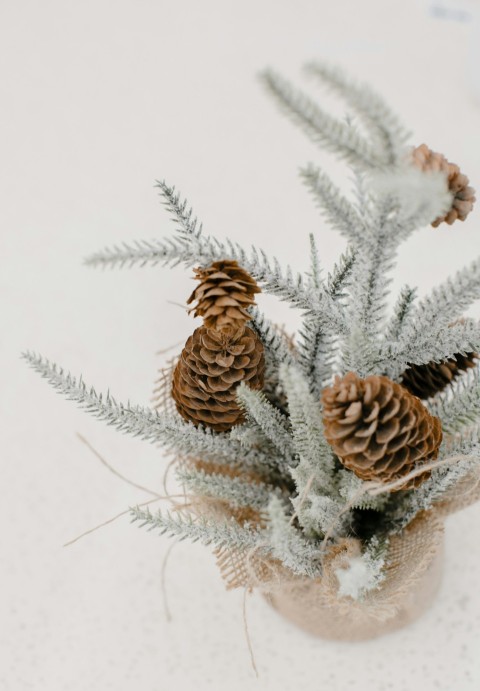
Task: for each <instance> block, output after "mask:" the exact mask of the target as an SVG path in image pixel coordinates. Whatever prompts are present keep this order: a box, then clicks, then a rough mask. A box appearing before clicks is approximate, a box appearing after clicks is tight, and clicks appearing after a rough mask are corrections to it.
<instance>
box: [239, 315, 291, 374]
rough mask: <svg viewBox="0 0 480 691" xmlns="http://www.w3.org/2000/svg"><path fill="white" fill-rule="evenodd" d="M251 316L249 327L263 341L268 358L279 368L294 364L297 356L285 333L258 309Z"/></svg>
mask: <svg viewBox="0 0 480 691" xmlns="http://www.w3.org/2000/svg"><path fill="white" fill-rule="evenodd" d="M250 314H251V316H252V320H251V321H250V322H249V326H250V328H252V329H253V330H254V331H255V332H256V334H257V336H258V337H259V338H260V340H261V341H262V343H263V346H264V348H265V356H266V358H267V359H270V360H272V361H273V362H274V363H275V365H276V366H277V367H278V365H279V364H280V363H282V362H286V363H287V364H294V362H295V354H294V352H293V350H292V347H291V344H290V343H289V342H288V340H287V337H286V336H285V334H284V333H283V331H282V330H281V329H280V328H279V327H278V326H276V325H275V324H273V323H272V322H271V321H270V320H269V319H267V318H266V317H265V315H264V314H263V313H262V312H260V310H259V309H258V308H257V307H253V308H251V309H250Z"/></svg>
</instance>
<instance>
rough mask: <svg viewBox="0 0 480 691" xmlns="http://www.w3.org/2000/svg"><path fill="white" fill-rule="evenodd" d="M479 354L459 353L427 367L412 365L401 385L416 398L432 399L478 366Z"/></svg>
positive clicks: (404, 374) (403, 377)
mask: <svg viewBox="0 0 480 691" xmlns="http://www.w3.org/2000/svg"><path fill="white" fill-rule="evenodd" d="M477 359H478V353H473V352H472V353H467V354H466V355H462V354H461V353H458V354H457V355H455V357H453V358H449V359H448V360H444V361H443V362H429V363H428V364H426V365H410V367H409V369H407V370H406V371H405V372H404V373H403V375H402V379H401V384H402V386H404V387H405V388H406V389H407V390H408V391H410V393H412V394H413V395H414V396H418V397H419V398H422V399H424V400H425V399H427V398H430V397H431V396H435V394H437V393H440V391H443V390H444V389H445V388H446V387H447V386H448V385H449V384H450V383H451V382H452V381H453V380H454V379H456V377H458V376H459V375H460V374H462V372H465V371H466V370H468V369H471V368H472V367H475V366H476V364H477Z"/></svg>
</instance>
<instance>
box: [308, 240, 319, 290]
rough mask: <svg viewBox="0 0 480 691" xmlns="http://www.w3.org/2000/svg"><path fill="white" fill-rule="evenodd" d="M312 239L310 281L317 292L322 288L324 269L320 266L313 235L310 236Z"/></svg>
mask: <svg viewBox="0 0 480 691" xmlns="http://www.w3.org/2000/svg"><path fill="white" fill-rule="evenodd" d="M309 239H310V272H309V274H308V278H309V281H310V283H311V285H312V288H313V289H314V290H315V289H317V290H318V288H320V287H321V286H322V283H323V281H322V268H321V266H320V257H319V256H318V247H317V243H316V241H315V236H314V234H313V233H310V235H309Z"/></svg>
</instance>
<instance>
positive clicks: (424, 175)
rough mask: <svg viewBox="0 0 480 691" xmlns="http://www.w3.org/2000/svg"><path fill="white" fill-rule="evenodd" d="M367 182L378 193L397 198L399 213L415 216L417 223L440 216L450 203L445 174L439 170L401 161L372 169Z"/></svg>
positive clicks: (410, 216) (426, 222) (423, 222)
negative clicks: (389, 167) (379, 169)
mask: <svg viewBox="0 0 480 691" xmlns="http://www.w3.org/2000/svg"><path fill="white" fill-rule="evenodd" d="M371 182H372V186H373V188H374V189H375V191H376V192H377V193H379V194H380V195H383V196H387V195H388V196H392V197H394V198H395V199H397V200H398V203H399V206H400V213H401V214H402V216H405V218H415V219H416V221H417V224H418V226H420V225H422V224H425V225H426V224H428V223H431V222H432V220H433V219H435V218H437V217H438V216H443V215H444V214H445V213H446V212H447V211H448V209H449V208H450V207H451V205H452V195H451V193H450V192H449V190H448V184H447V179H446V176H445V174H443V173H440V172H434V171H428V172H425V171H422V170H419V169H418V168H415V167H414V166H409V165H404V166H402V167H400V168H397V169H395V170H391V171H388V172H386V171H384V172H378V173H377V172H376V173H372V175H371Z"/></svg>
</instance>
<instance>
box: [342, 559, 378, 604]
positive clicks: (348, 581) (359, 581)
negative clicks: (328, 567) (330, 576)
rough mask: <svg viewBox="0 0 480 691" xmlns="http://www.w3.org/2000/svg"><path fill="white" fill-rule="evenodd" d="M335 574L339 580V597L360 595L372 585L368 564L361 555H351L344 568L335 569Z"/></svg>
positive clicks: (357, 597) (355, 598)
mask: <svg viewBox="0 0 480 691" xmlns="http://www.w3.org/2000/svg"><path fill="white" fill-rule="evenodd" d="M335 575H336V577H337V579H338V582H339V584H340V585H339V588H338V594H339V595H340V596H341V597H347V596H349V597H352V598H353V599H354V600H358V599H360V597H361V596H362V595H363V594H364V593H365V592H366V591H368V590H370V588H371V587H372V585H374V582H375V581H374V582H373V583H372V580H374V579H372V572H371V568H370V565H369V564H367V563H366V562H365V560H364V558H363V557H352V558H351V559H350V561H349V563H348V567H347V568H346V569H337V570H336V571H335Z"/></svg>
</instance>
